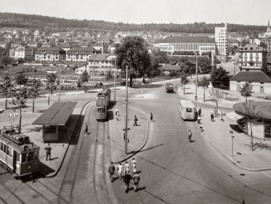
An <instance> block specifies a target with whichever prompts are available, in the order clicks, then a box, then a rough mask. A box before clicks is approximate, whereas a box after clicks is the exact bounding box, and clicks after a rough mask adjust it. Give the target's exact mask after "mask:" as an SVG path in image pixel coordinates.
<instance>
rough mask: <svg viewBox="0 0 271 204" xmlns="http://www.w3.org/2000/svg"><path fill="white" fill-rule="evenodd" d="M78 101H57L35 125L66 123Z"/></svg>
mask: <svg viewBox="0 0 271 204" xmlns="http://www.w3.org/2000/svg"><path fill="white" fill-rule="evenodd" d="M76 104H77V103H76V102H55V103H54V104H53V105H52V106H50V108H48V109H47V110H46V111H45V112H44V113H43V114H42V115H41V116H40V117H39V118H38V119H37V120H35V121H34V122H33V123H32V124H33V125H65V124H66V123H67V121H68V119H69V117H70V115H71V114H72V112H73V109H74V107H75V106H76Z"/></svg>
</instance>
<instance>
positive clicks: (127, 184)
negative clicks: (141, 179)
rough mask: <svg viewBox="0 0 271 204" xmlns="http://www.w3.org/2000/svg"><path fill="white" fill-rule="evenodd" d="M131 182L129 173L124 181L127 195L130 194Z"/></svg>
mask: <svg viewBox="0 0 271 204" xmlns="http://www.w3.org/2000/svg"><path fill="white" fill-rule="evenodd" d="M130 180H131V175H130V174H129V173H126V174H125V175H124V178H123V181H124V183H125V192H126V193H128V191H129V184H130Z"/></svg>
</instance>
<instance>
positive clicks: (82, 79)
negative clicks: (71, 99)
mask: <svg viewBox="0 0 271 204" xmlns="http://www.w3.org/2000/svg"><path fill="white" fill-rule="evenodd" d="M80 78H81V81H82V82H83V84H84V90H85V92H87V87H86V86H85V83H86V82H88V80H89V75H88V72H87V70H85V71H84V72H83V73H82V74H81V76H80Z"/></svg>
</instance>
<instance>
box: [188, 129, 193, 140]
mask: <svg viewBox="0 0 271 204" xmlns="http://www.w3.org/2000/svg"><path fill="white" fill-rule="evenodd" d="M188 140H189V142H192V132H191V130H189V131H188Z"/></svg>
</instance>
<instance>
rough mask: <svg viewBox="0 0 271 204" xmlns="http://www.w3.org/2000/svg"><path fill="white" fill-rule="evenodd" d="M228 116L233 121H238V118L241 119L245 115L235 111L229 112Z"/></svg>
mask: <svg viewBox="0 0 271 204" xmlns="http://www.w3.org/2000/svg"><path fill="white" fill-rule="evenodd" d="M226 116H227V117H228V118H229V119H231V120H233V121H237V120H239V119H241V118H244V116H242V115H238V114H237V113H235V112H234V111H232V112H229V113H227V114H226Z"/></svg>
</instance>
